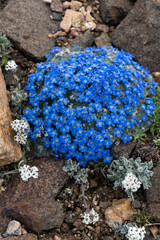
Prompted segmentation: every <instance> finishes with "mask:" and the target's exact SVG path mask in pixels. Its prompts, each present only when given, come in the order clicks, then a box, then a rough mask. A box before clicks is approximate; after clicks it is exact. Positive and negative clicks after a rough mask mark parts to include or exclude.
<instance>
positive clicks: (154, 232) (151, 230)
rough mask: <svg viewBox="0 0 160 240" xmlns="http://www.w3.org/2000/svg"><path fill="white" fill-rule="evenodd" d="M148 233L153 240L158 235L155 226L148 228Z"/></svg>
mask: <svg viewBox="0 0 160 240" xmlns="http://www.w3.org/2000/svg"><path fill="white" fill-rule="evenodd" d="M149 230H150V232H151V233H152V235H153V237H154V239H155V238H156V237H157V235H158V232H159V229H158V227H157V226H152V227H150V229H149Z"/></svg>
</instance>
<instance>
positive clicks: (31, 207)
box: [5, 197, 64, 232]
mask: <svg viewBox="0 0 160 240" xmlns="http://www.w3.org/2000/svg"><path fill="white" fill-rule="evenodd" d="M5 212H6V215H8V216H9V217H12V218H14V219H17V220H18V221H20V222H22V223H23V224H24V225H25V227H27V228H28V229H31V230H33V231H35V232H40V231H42V230H49V229H53V228H59V227H60V226H61V225H62V222H63V220H64V211H63V208H62V204H61V203H60V202H57V201H55V200H54V199H53V198H52V197H40V198H37V197H36V198H32V197H31V198H25V199H22V200H20V201H17V202H15V203H10V204H9V205H8V206H7V207H6V208H5Z"/></svg>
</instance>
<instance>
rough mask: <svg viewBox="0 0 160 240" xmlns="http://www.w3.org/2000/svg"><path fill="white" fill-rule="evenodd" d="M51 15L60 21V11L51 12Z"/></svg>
mask: <svg viewBox="0 0 160 240" xmlns="http://www.w3.org/2000/svg"><path fill="white" fill-rule="evenodd" d="M52 17H53V19H54V20H56V21H61V20H62V13H59V12H53V13H52Z"/></svg>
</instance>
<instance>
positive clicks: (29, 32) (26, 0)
mask: <svg viewBox="0 0 160 240" xmlns="http://www.w3.org/2000/svg"><path fill="white" fill-rule="evenodd" d="M50 15H52V11H51V9H50V6H49V5H48V4H45V3H44V2H43V1H41V0H37V1H35V0H23V1H21V0H10V1H8V5H7V6H6V7H5V8H4V9H3V11H1V12H0V26H1V31H2V32H3V33H5V34H6V35H7V36H8V37H9V38H10V39H11V40H12V41H13V42H14V44H15V46H16V47H17V48H18V49H19V50H20V51H22V52H23V53H25V54H26V56H28V57H32V58H34V59H35V60H42V58H44V56H45V55H46V54H47V53H48V51H49V50H50V49H51V48H53V47H54V46H55V43H54V41H53V39H50V38H48V34H49V33H51V32H52V30H53V29H54V28H55V27H56V26H57V25H59V22H57V21H56V22H55V21H54V20H52V19H50Z"/></svg>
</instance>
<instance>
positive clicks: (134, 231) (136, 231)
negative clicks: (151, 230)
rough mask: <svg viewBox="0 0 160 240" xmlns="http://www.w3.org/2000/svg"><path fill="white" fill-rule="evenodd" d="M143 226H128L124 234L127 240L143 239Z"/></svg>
mask: <svg viewBox="0 0 160 240" xmlns="http://www.w3.org/2000/svg"><path fill="white" fill-rule="evenodd" d="M145 233H146V231H145V228H144V227H142V228H138V227H137V226H135V227H130V228H129V230H128V233H127V235H126V237H127V238H128V239H129V240H143V239H144V237H145Z"/></svg>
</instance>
